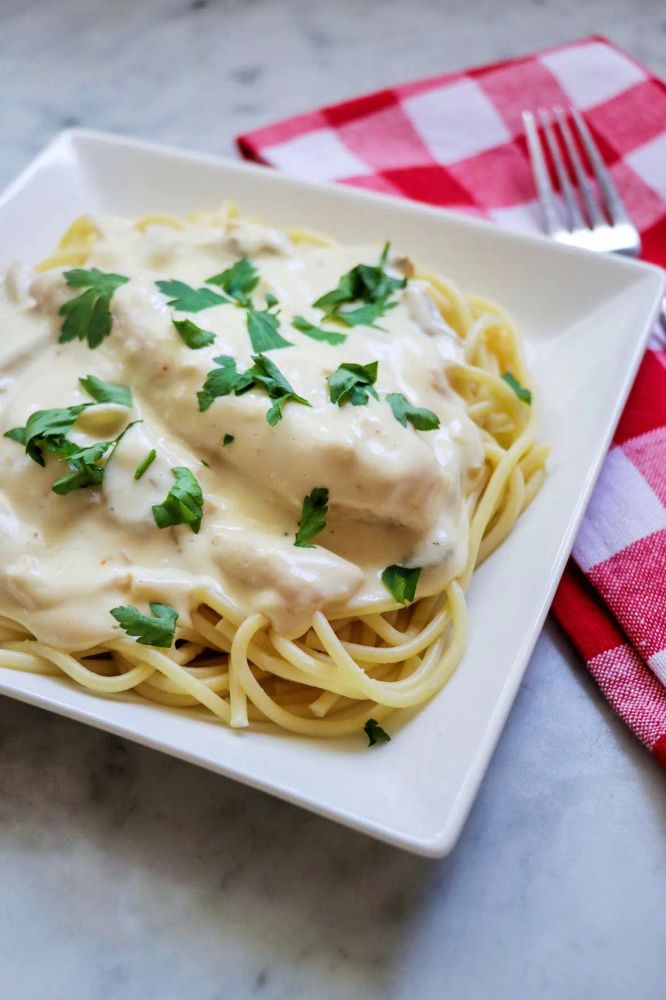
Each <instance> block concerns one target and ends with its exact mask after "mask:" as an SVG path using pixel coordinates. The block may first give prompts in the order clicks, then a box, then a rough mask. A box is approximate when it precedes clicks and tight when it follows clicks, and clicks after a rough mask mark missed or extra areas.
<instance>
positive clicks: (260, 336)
mask: <svg viewBox="0 0 666 1000" xmlns="http://www.w3.org/2000/svg"><path fill="white" fill-rule="evenodd" d="M279 330H280V320H279V319H278V317H277V315H276V314H275V313H272V312H270V311H269V310H268V309H264V310H262V311H261V312H257V310H256V309H252V308H248V311H247V332H248V333H249V335H250V341H251V343H252V350H253V351H255V352H256V353H257V354H261V353H263V352H264V351H275V350H277V349H278V348H279V347H293V344H292V343H291V341H290V340H285V339H284V337H283V336H282V334H281V333H280V332H279Z"/></svg>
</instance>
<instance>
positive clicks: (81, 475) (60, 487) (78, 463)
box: [51, 420, 140, 497]
mask: <svg viewBox="0 0 666 1000" xmlns="http://www.w3.org/2000/svg"><path fill="white" fill-rule="evenodd" d="M137 423H140V421H139V420H135V421H133V422H132V423H131V424H128V425H127V427H126V428H125V429H124V430H123V431H121V432H120V434H118V435H117V436H116V437H115V438H113V440H111V441H97V442H95V444H91V445H85V446H83V447H82V446H80V445H78V444H74V442H73V441H68V440H67V439H66V438H63V440H62V442H61V444H60V446H59V447H58V448H57V449H56V450H55V454H56V455H57V456H58V458H62V459H64V460H65V461H66V462H67V464H68V465H69V468H70V470H71V471H70V472H69V474H68V475H65V476H61V477H60V479H57V480H56V481H55V483H54V484H53V486H52V487H51V489H52V490H53V492H54V493H57V494H58V496H61V497H64V496H67V494H68V493H72V492H73V491H74V490H82V489H85V488H86V487H87V486H99V484H100V483H101V482H102V480H103V479H104V473H105V471H106V467H107V465H108V464H109V462H110V461H111V458H112V457H113V453H114V451H115V450H116V448H117V447H118V445H119V444H120V442H121V441H122V439H123V437H124V436H125V434H127V432H128V430H129V429H130V427H134V424H137ZM104 458H106V462H105V463H104V465H100V464H99V463H100V462H101V461H102V459H104Z"/></svg>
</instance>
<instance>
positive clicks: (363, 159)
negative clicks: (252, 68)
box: [238, 38, 666, 766]
mask: <svg viewBox="0 0 666 1000" xmlns="http://www.w3.org/2000/svg"><path fill="white" fill-rule="evenodd" d="M526 104H528V105H530V106H532V107H536V106H549V105H555V104H561V105H564V106H567V105H571V104H574V105H576V106H577V107H579V108H580V109H581V110H582V111H583V112H584V115H585V118H586V120H587V123H588V125H589V127H590V129H591V131H592V133H593V135H594V137H595V139H596V141H597V143H598V145H599V147H600V149H601V152H602V154H603V156H604V159H605V161H606V163H607V164H609V166H610V169H611V173H612V175H613V178H614V180H615V183H616V184H617V186H618V188H619V189H620V192H621V194H622V197H623V199H624V201H625V204H626V206H627V209H628V211H629V213H630V215H631V217H632V219H633V220H634V222H635V223H636V225H637V226H638V227H639V229H640V231H641V238H642V241H643V254H644V256H645V258H647V259H648V260H651V261H653V262H654V263H658V264H661V265H662V266H665V267H666V85H665V84H664V83H663V82H662V81H660V80H658V79H656V78H655V77H653V76H651V75H650V73H648V71H647V70H646V69H645V68H644V67H643V66H641V65H639V64H638V63H637V62H636V61H635V60H633V59H632V58H631V57H630V56H628V55H627V54H625V53H624V52H621V51H620V50H618V49H617V48H615V47H614V46H612V45H611V44H610V43H609V42H607V41H606V40H605V39H603V38H587V39H583V40H581V41H579V42H574V43H571V44H567V45H564V46H558V47H556V48H552V49H548V50H546V51H543V52H540V53H537V54H535V55H530V56H525V57H521V58H518V59H513V60H511V61H508V62H502V63H496V64H494V65H491V66H483V67H479V68H477V69H472V70H468V71H466V72H460V73H453V74H448V75H446V76H439V77H434V78H431V79H427V80H421V81H417V82H415V83H409V84H405V85H403V86H399V87H393V88H390V89H386V90H382V91H379V92H377V93H374V94H369V95H366V96H363V97H359V98H357V99H355V100H350V101H345V102H343V103H341V104H336V105H332V106H329V107H325V108H321V109H320V110H318V111H313V112H310V113H308V114H304V115H299V116H297V117H295V118H290V119H288V120H286V121H282V122H279V123H277V124H274V125H269V126H267V127H266V128H262V129H259V130H257V131H255V132H251V133H248V134H246V135H243V136H240V137H239V138H238V145H239V148H240V150H241V152H242V154H243V155H244V156H245V157H247V158H249V159H253V160H256V161H259V162H261V163H265V164H268V165H270V166H273V167H277V168H279V169H281V170H285V171H286V172H288V173H290V174H292V175H295V176H298V177H305V178H309V179H314V180H322V181H338V182H341V183H343V184H352V185H354V186H356V187H362V188H366V189H368V190H372V191H380V192H383V193H388V194H393V195H399V196H402V197H407V198H414V199H416V200H418V201H424V202H428V203H430V204H434V205H446V206H447V207H449V208H456V209H460V210H462V211H465V212H471V213H473V214H475V215H477V216H481V217H483V218H486V219H490V220H492V221H494V222H496V223H497V224H498V225H500V226H504V227H506V228H509V229H513V230H518V231H523V232H531V233H533V232H539V231H540V220H539V213H538V204H537V201H536V198H535V193H534V185H533V181H532V177H531V172H530V166H529V159H528V155H527V149H526V145H525V140H524V137H523V128H522V120H521V112H522V110H523V108H524V107H525V105H526ZM573 560H574V561H573V562H571V563H570V565H569V567H568V568H567V570H566V572H565V574H564V577H563V579H562V582H561V584H560V588H559V591H558V594H557V596H556V599H555V602H554V605H553V610H554V613H555V615H556V616H557V618H558V620H559V621H560V623H561V624H562V626H563V627H564V629H565V630H566V631H567V632H568V634H569V636H570V637H571V639H572V641H573V643H574V644H575V646H576V647H577V648H578V650H579V651H580V653H581V654H582V656H583V657H584V658H585V661H586V663H587V666H588V668H589V670H590V672H591V673H592V675H593V676H594V678H595V679H596V681H597V683H598V684H599V687H600V688H601V690H602V691H603V693H604V695H605V696H606V698H607V699H608V701H609V703H610V704H611V705H612V707H613V708H614V709H615V711H616V712H617V713H618V714H619V715H620V716H621V717H622V718H623V719H624V721H625V722H626V723H627V725H629V726H630V727H631V729H632V730H633V731H634V733H635V734H636V735H637V736H638V738H639V739H640V740H642V742H643V743H644V744H645V745H646V746H647V747H648V748H649V749H650V750H651V751H652V753H653V754H655V756H656V757H657V758H658V759H660V760H661V762H662V763H663V764H664V765H665V766H666V686H665V685H666V342H665V341H664V340H663V339H660V335H659V334H658V333H657V331H655V334H654V336H653V339H652V341H651V343H650V346H649V349H648V351H647V353H646V355H645V358H644V360H643V362H642V365H641V368H640V371H639V374H638V377H637V380H636V383H635V385H634V388H633V391H632V393H631V397H630V399H629V402H628V403H627V407H626V409H625V411H624V414H623V416H622V419H621V421H620V424H619V426H618V429H617V432H616V434H615V438H614V441H613V445H612V447H611V450H610V452H609V454H608V456H607V458H606V462H605V464H604V467H603V471H602V473H601V476H600V479H599V482H598V484H597V487H596V489H595V492H594V495H593V498H592V501H591V503H590V506H589V508H588V511H587V514H586V517H585V520H584V523H583V526H582V529H581V531H580V534H579V536H578V538H577V540H576V544H575V547H574V551H573Z"/></svg>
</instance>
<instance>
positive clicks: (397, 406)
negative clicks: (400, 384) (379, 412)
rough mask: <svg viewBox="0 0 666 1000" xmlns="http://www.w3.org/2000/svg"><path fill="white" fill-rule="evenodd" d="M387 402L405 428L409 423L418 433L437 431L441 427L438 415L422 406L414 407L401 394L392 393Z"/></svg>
mask: <svg viewBox="0 0 666 1000" xmlns="http://www.w3.org/2000/svg"><path fill="white" fill-rule="evenodd" d="M386 402H387V403H388V404H389V406H390V407H391V409H392V410H393V416H394V417H395V419H396V420H397V421H398V423H399V424H402V426H403V427H406V426H407V421H409V423H410V424H411V425H412V427H415V428H416V430H417V431H436V430H437V428H438V427H439V417H438V416H437V414H436V413H433V412H432V410H426V409H424V407H422V406H412V404H411V403H410V402H409V400H408V399H405V397H404V396H403V394H402V393H401V392H390V393H389V394H388V396H387V397H386Z"/></svg>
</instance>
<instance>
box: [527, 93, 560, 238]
mask: <svg viewBox="0 0 666 1000" xmlns="http://www.w3.org/2000/svg"><path fill="white" fill-rule="evenodd" d="M523 125H524V126H525V137H526V138H527V148H528V150H529V154H530V165H531V167H532V176H533V177H534V184H535V187H536V189H537V194H538V195H539V205H540V206H541V214H542V215H543V222H544V228H545V230H546V232H547V233H548V235H549V236H554V235H555V234H556V233H558V232H560V231H561V229H562V224H561V222H560V220H559V217H558V214H557V206H556V204H555V195H554V194H553V187H552V184H551V183H550V175H549V173H548V167H547V166H546V160H545V158H544V155H543V150H542V148H541V140H540V139H539V130H538V129H537V125H536V122H535V120H534V115H533V114H532V112H531V111H523Z"/></svg>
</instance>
